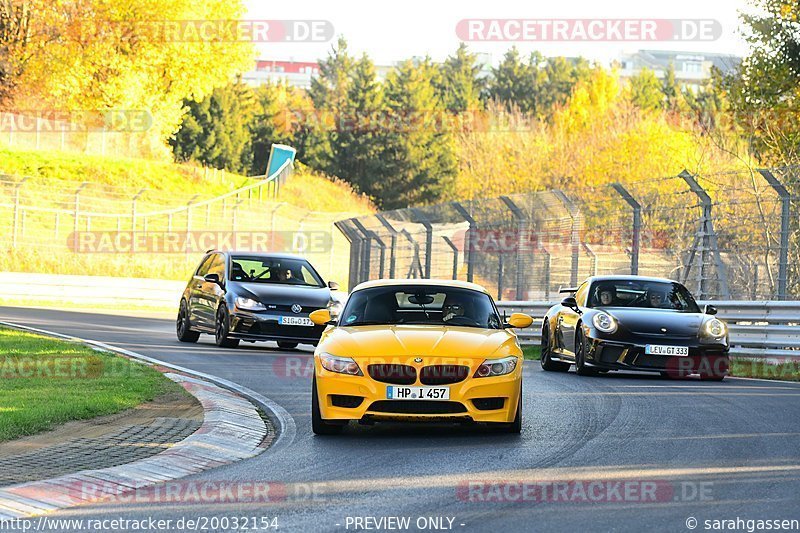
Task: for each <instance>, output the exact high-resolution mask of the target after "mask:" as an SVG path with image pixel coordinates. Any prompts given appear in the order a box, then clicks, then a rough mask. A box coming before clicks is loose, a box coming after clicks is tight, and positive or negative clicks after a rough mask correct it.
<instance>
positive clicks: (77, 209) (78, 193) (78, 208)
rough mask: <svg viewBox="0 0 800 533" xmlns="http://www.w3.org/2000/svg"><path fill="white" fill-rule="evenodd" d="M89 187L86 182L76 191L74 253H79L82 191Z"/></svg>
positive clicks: (73, 233)
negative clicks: (79, 220)
mask: <svg viewBox="0 0 800 533" xmlns="http://www.w3.org/2000/svg"><path fill="white" fill-rule="evenodd" d="M87 185H89V183H88V182H86V181H84V182H83V183H81V184H80V185H79V186H78V188H77V189H75V221H74V224H73V230H72V251H73V252H77V251H78V219H79V217H80V212H81V202H80V198H81V191H82V190H83V189H84V188H85V187H86V186H87Z"/></svg>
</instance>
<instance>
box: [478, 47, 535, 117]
mask: <svg viewBox="0 0 800 533" xmlns="http://www.w3.org/2000/svg"><path fill="white" fill-rule="evenodd" d="M540 60H541V56H540V55H538V54H535V55H532V56H531V58H530V60H529V61H528V62H527V63H525V62H523V61H522V59H521V58H520V55H519V51H518V50H517V48H516V47H512V48H511V49H510V50H509V51H508V52H506V54H505V55H504V56H503V61H501V62H500V64H499V65H498V66H497V67H495V68H493V69H492V78H491V80H490V82H489V86H488V90H487V94H488V96H489V98H491V99H493V100H495V101H497V102H498V103H501V104H503V105H504V106H505V107H506V108H507V109H511V108H512V107H516V108H517V109H519V110H520V111H522V112H523V113H535V112H536V97H537V95H536V89H537V87H536V86H535V85H536V82H538V81H540V79H539V76H538V73H539V69H538V62H539V61H540Z"/></svg>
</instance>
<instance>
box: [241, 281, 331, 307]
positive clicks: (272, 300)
mask: <svg viewBox="0 0 800 533" xmlns="http://www.w3.org/2000/svg"><path fill="white" fill-rule="evenodd" d="M230 288H231V289H233V292H235V293H236V294H237V295H240V296H244V297H248V298H252V299H254V300H258V301H259V302H261V303H263V304H281V305H292V304H300V305H301V306H303V308H304V309H308V310H309V312H310V311H314V310H315V309H324V308H325V307H326V306H327V305H328V302H329V301H330V299H331V291H330V289H329V288H327V287H298V286H291V285H278V284H271V283H241V282H231V287H230Z"/></svg>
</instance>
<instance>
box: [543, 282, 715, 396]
mask: <svg viewBox="0 0 800 533" xmlns="http://www.w3.org/2000/svg"><path fill="white" fill-rule="evenodd" d="M561 292H566V293H568V294H571V295H570V296H567V297H566V298H564V300H563V301H562V302H561V303H560V304H559V305H555V306H553V307H552V308H550V310H549V311H548V312H547V314H546V315H545V318H544V322H543V325H542V355H541V364H542V368H543V369H544V370H549V371H558V372H566V371H567V370H568V369H569V367H570V365H571V364H573V363H574V364H575V369H576V371H577V373H578V374H579V375H584V376H585V375H592V374H595V373H597V372H598V371H600V372H605V371H608V370H639V371H641V370H644V371H650V372H660V373H661V374H662V375H663V376H669V377H679V376H686V375H689V374H699V375H700V378H701V379H708V380H717V381H718V380H722V379H724V378H725V376H726V375H727V373H728V367H729V360H728V351H729V341H728V328H727V325H726V324H725V322H723V321H722V320H719V319H718V318H716V317H715V316H714V315H715V314H716V312H717V310H716V309H715V308H714V307H712V306H706V307H705V309H704V310H701V309H700V308H699V306H698V305H697V302H695V300H694V298H693V297H692V294H691V293H690V292H689V291H688V290H687V289H686V287H684V286H683V285H681V284H680V283H677V282H675V281H672V280H668V279H662V278H647V277H641V276H602V277H591V278H589V279H587V280H586V281H584V282H583V283H582V284H581V285H580V286H578V287H575V288H570V289H563V290H562V291H561Z"/></svg>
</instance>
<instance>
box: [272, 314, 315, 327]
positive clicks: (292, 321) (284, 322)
mask: <svg viewBox="0 0 800 533" xmlns="http://www.w3.org/2000/svg"><path fill="white" fill-rule="evenodd" d="M280 324H281V326H313V325H314V323H313V322H311V319H310V318H306V317H302V316H282V317H281V322H280Z"/></svg>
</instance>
